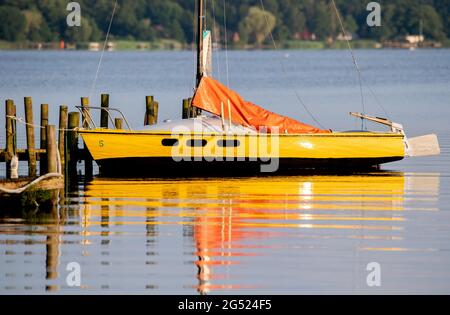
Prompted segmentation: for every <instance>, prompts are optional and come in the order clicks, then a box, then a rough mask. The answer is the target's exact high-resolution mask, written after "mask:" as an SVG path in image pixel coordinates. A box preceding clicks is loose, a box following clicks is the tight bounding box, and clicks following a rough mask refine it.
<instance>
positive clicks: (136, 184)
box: [81, 173, 439, 293]
mask: <svg viewBox="0 0 450 315" xmlns="http://www.w3.org/2000/svg"><path fill="white" fill-rule="evenodd" d="M424 178H425V179H424ZM438 188H439V177H437V176H429V177H421V178H420V179H419V180H417V178H416V177H415V176H412V175H411V176H408V175H406V176H405V174H400V173H378V174H368V175H355V176H301V177H262V178H245V179H243V178H237V179H220V180H219V179H210V180H208V179H186V180H182V179H179V180H148V181H143V180H134V181H133V180H127V181H117V180H105V179H96V180H94V181H93V182H91V183H90V184H89V185H88V186H87V187H86V190H85V192H84V195H83V196H82V198H81V199H82V205H81V206H82V209H83V214H82V225H83V230H84V231H83V235H85V236H88V235H92V234H89V231H88V230H89V227H90V226H97V225H102V226H104V225H105V224H106V225H107V226H109V225H125V226H127V225H129V226H139V225H142V226H146V227H147V230H148V229H149V227H151V226H158V225H181V226H188V227H190V228H191V229H192V233H191V235H190V237H192V239H193V242H194V243H195V247H196V254H195V255H196V256H197V257H198V259H197V261H196V262H195V264H196V265H197V267H198V270H199V271H198V281H199V284H198V286H197V290H198V291H199V292H200V293H208V292H210V291H211V290H215V289H232V287H230V286H229V285H227V286H225V285H223V286H221V285H218V284H213V283H212V282H213V280H214V278H215V276H214V273H213V271H212V268H213V266H230V265H233V264H235V263H237V261H238V260H236V259H233V258H235V257H239V256H245V255H250V254H249V252H248V251H245V250H242V248H244V247H245V246H244V241H245V240H248V239H253V240H255V239H261V240H262V239H263V238H265V237H270V234H271V233H272V234H273V235H275V234H277V233H278V234H279V233H296V232H295V231H296V230H297V231H302V230H303V231H307V230H309V231H312V232H313V233H317V234H318V236H319V237H326V236H324V235H323V232H320V231H349V232H351V231H355V230H356V231H363V233H358V234H356V233H355V232H353V233H350V235H349V236H348V235H347V237H348V238H356V239H358V238H359V239H397V240H398V239H401V236H399V235H391V234H390V233H393V232H395V231H401V230H402V228H403V226H402V225H401V223H402V222H403V221H404V220H405V218H404V215H403V212H404V211H405V210H409V208H408V207H410V206H412V205H408V204H407V200H408V196H407V195H408V194H409V193H411V194H412V196H414V192H420V194H421V200H426V198H431V199H433V198H436V195H437V192H438ZM410 198H413V197H410ZM83 204H84V205H83ZM83 207H84V208H83ZM414 210H422V211H435V210H436V208H433V207H419V206H417V205H414ZM371 231H372V232H374V231H385V233H387V235H380V234H379V233H377V234H374V235H370V233H371ZM102 233H106V234H107V233H109V232H102ZM297 233H300V232H297ZM310 233H311V232H310ZM321 233H322V234H321ZM366 233H367V234H366ZM262 244H264V242H263V241H261V246H262ZM367 250H370V249H369V248H367ZM372 250H373V249H372ZM378 250H382V249H378ZM386 250H395V249H389V248H386Z"/></svg>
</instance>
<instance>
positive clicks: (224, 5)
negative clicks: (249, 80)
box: [223, 0, 230, 88]
mask: <svg viewBox="0 0 450 315" xmlns="http://www.w3.org/2000/svg"><path fill="white" fill-rule="evenodd" d="M223 23H224V34H225V65H226V74H227V87H228V88H229V87H230V74H229V72H230V71H229V64H228V31H227V3H226V0H223Z"/></svg>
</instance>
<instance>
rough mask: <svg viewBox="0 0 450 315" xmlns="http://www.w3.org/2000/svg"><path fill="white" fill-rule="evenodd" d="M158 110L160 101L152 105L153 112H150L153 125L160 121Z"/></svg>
mask: <svg viewBox="0 0 450 315" xmlns="http://www.w3.org/2000/svg"><path fill="white" fill-rule="evenodd" d="M158 111H159V102H156V101H154V102H153V106H152V112H151V113H150V114H151V116H152V121H151V124H152V125H156V124H157V123H158Z"/></svg>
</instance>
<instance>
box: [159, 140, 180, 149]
mask: <svg viewBox="0 0 450 315" xmlns="http://www.w3.org/2000/svg"><path fill="white" fill-rule="evenodd" d="M162 145H163V146H165V147H176V146H178V145H179V142H178V139H163V141H162Z"/></svg>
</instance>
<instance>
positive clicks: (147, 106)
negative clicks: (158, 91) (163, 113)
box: [144, 96, 155, 126]
mask: <svg viewBox="0 0 450 315" xmlns="http://www.w3.org/2000/svg"><path fill="white" fill-rule="evenodd" d="M154 99H155V98H154V97H153V96H146V97H145V119H144V125H145V126H148V125H151V120H152V118H151V112H152V106H153V101H154Z"/></svg>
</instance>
